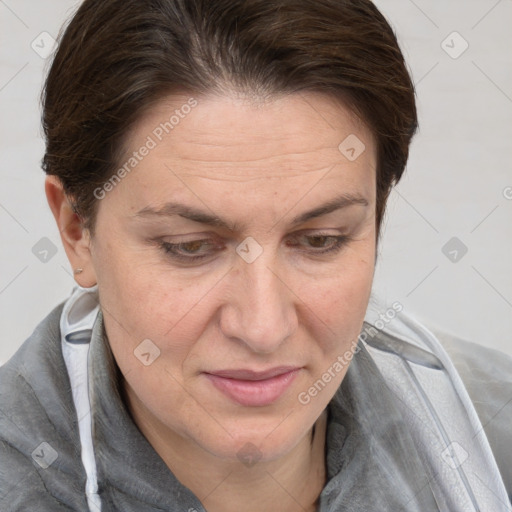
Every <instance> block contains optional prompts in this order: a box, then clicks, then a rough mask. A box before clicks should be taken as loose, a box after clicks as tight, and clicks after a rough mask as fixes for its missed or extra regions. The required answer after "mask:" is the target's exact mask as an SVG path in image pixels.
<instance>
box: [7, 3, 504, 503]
mask: <svg viewBox="0 0 512 512" xmlns="http://www.w3.org/2000/svg"><path fill="white" fill-rule="evenodd" d="M43 123H44V129H45V134H46V142H47V146H46V153H45V156H44V160H43V167H44V170H45V171H46V173H47V174H48V176H47V181H46V195H47V198H48V202H49V205H50V208H51V210H52V212H53V214H54V216H55V219H56V222H57V225H58V227H59V230H60V232H61V236H62V242H63V245H64V248H65V250H66V253H67V256H68V258H69V261H70V264H71V265H72V268H73V269H74V276H75V280H76V282H77V285H78V286H77V287H76V288H75V290H74V292H73V294H72V295H71V297H70V298H68V299H67V300H66V301H65V302H64V303H62V304H60V305H59V306H58V307H56V308H55V309H54V310H53V311H52V312H51V313H50V314H49V315H48V317H47V318H46V319H44V320H43V321H42V323H41V324H40V325H39V326H38V327H37V328H36V330H35V332H34V333H33V335H32V336H31V337H30V338H29V339H28V340H27V341H26V342H25V344H24V345H23V347H22V348H21V349H20V350H19V351H18V352H17V354H16V355H15V356H14V357H13V358H12V359H11V360H10V361H9V363H8V364H6V365H5V366H4V367H2V369H1V370H0V381H1V390H2V391H1V395H0V411H1V413H2V414H1V415H0V441H1V443H0V449H1V458H0V499H1V500H2V501H1V503H2V507H1V509H2V510H6V511H15V510H38V511H55V510H73V511H87V510H90V511H99V510H101V511H123V512H127V511H156V510H172V511H187V510H188V511H189V512H191V511H201V512H202V511H208V512H218V511H222V512H231V511H234V510H236V511H246V512H253V511H267V510H279V511H281V512H291V511H315V510H320V511H333V512H334V511H341V510H343V511H346V510H350V511H356V510H357V511H361V510H365V511H388V510H389V511H397V510H407V511H422V512H425V511H445V510H450V511H469V510H480V511H493V512H495V511H498V510H509V506H508V505H507V504H508V503H509V497H508V494H511V493H512V485H511V484H512V479H511V478H510V472H509V470H508V465H507V450H509V453H510V448H508V444H509V443H508V441H509V438H508V435H507V434H508V432H507V427H506V425H507V421H509V420H510V417H511V412H510V410H509V409H505V412H504V414H502V411H497V412H496V406H497V404H505V403H506V400H505V398H506V396H507V395H508V396H509V397H512V386H511V380H510V377H509V376H508V374H509V373H510V369H511V368H512V366H511V360H510V358H507V357H506V356H505V355H502V354H498V353H496V352H493V351H490V350H485V349H482V348H480V347H478V346H473V345H471V344H464V343H461V342H458V341H454V340H452V341H451V343H450V340H445V343H444V345H445V346H444V347H443V345H441V344H440V343H439V340H438V338H437V337H436V336H434V335H433V334H432V333H431V332H430V331H429V330H427V329H426V328H425V327H423V326H422V325H420V324H418V323H417V322H416V321H414V320H413V319H411V318H409V317H408V315H406V314H405V313H404V312H403V311H402V309H403V308H402V305H401V304H400V303H399V302H398V301H396V302H394V303H393V304H392V305H379V304H378V303H376V302H375V301H374V300H373V298H371V287H372V281H373V274H374V268H375V262H376V254H377V244H378V239H379V230H380V226H381V221H382V218H383V214H384V211H385V205H386V199H387V197H388V194H389V192H390V189H391V187H392V186H393V184H395V183H396V182H397V181H398V180H399V179H400V177H401V174H402V172H403V170H404V167H405V164H406V161H407V156H408V147H409V144H410V141H411V138H412V136H413V134H414V132H415V130H416V126H417V119H416V109H415V102H414V90H413V86H412V83H411V80H410V77H409V74H408V72H407V69H406V66H405V64H404V61H403V57H402V54H401V52H400V49H399V48H398V45H397V41H396V38H395V36H394V34H393V31H392V30H391V28H390V27H389V25H388V24H387V22H386V21H385V20H384V18H383V17H382V16H381V14H380V13H379V12H378V11H377V9H376V8H375V7H374V6H373V4H372V3H371V2H367V1H361V0H357V1H355V0H354V1H334V0H320V1H316V2H304V1H302V0H279V1H273V2H268V1H258V0H256V1H255V0H252V1H250V2H249V1H244V0H230V1H221V0H219V1H217V0H215V1H212V0H208V1H207V0H186V1H185V0H148V1H146V2H137V1H134V0H125V1H122V2H121V1H120V0H108V1H107V0H86V1H85V2H84V3H83V4H82V5H81V6H80V8H79V9H78V11H77V13H76V14H75V15H74V17H73V18H72V20H71V22H70V23H69V25H68V26H67V28H66V30H65V32H64V33H63V35H62V37H61V39H60V43H59V48H58V51H57V53H56V55H55V58H54V61H53V63H52V66H51V68H50V70H49V74H48V77H47V81H46V84H45V89H44V96H43ZM445 348H449V350H450V353H451V354H452V357H450V356H449V355H448V353H447V352H446V350H445ZM489 361H490V362H491V363H492V366H491V368H492V370H491V369H490V368H489ZM454 363H455V364H457V365H458V366H459V368H461V371H460V374H459V372H457V370H456V369H455V366H454ZM464 365H469V367H470V368H472V369H473V370H472V373H471V375H469V376H468V375H467V374H466V373H467V372H466V373H465V372H464V371H463V368H464ZM475 368H476V369H475ZM476 372H480V373H479V374H478V375H480V376H481V378H482V379H490V378H491V377H492V378H493V379H494V382H495V383H496V384H497V385H498V386H499V387H498V388H496V389H495V390H494V392H495V393H498V394H499V399H498V396H496V395H494V396H493V397H492V399H491V400H482V397H483V396H485V394H486V393H488V392H489V390H490V388H489V387H488V386H487V387H482V386H478V385H474V379H473V380H472V379H471V378H470V377H474V376H475V373H476ZM461 376H462V377H463V378H464V382H465V384H466V385H464V384H463V381H462V380H461ZM468 391H469V394H468ZM470 396H471V398H470ZM475 407H476V409H475ZM494 413H496V414H494ZM493 414H494V416H493V417H492V415H493ZM504 425H505V426H504ZM490 441H491V442H492V443H490Z"/></svg>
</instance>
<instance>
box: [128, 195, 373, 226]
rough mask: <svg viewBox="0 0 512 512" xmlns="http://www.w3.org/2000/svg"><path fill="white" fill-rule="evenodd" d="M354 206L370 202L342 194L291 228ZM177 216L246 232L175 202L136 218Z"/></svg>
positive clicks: (302, 216) (295, 221)
mask: <svg viewBox="0 0 512 512" xmlns="http://www.w3.org/2000/svg"><path fill="white" fill-rule="evenodd" d="M353 205H362V206H368V201H367V199H365V198H364V197H362V196H359V195H355V194H341V195H339V196H336V197H335V198H333V199H331V200H329V201H327V202H326V203H323V204H321V205H320V206H318V207H316V208H314V209H312V210H309V211H307V212H304V213H301V214H300V215H298V216H296V217H294V218H293V219H292V221H291V223H290V226H296V225H298V224H303V223H305V222H307V221H308V220H311V219H315V218H317V217H321V216H323V215H327V214H328V213H332V212H334V211H336V210H341V209H343V208H347V207H348V206H353ZM175 215H178V216H180V217H183V218H185V219H189V220H192V221H194V222H198V223H200V224H205V225H208V226H214V227H218V228H225V229H227V230H229V231H232V232H237V231H238V232H242V231H244V230H245V226H244V225H241V224H239V223H237V222H235V223H230V222H229V221H227V220H225V219H222V218H221V217H218V216H217V215H212V214H210V213H207V212H205V211H204V210H200V209H198V208H195V207H192V206H189V205H186V204H182V203H175V202H168V203H166V204H164V205H163V206H161V207H160V208H154V207H151V206H146V207H145V208H142V210H139V211H138V212H137V213H135V215H134V216H135V217H173V216H175Z"/></svg>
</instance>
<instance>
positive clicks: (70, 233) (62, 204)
mask: <svg viewBox="0 0 512 512" xmlns="http://www.w3.org/2000/svg"><path fill="white" fill-rule="evenodd" d="M45 192H46V198H47V200H48V205H49V206H50V209H51V211H52V213H53V216H54V218H55V222H56V223H57V227H58V229H59V233H60V237H61V240H62V245H63V246H64V250H65V251H66V254H67V257H68V260H69V263H70V264H71V268H72V269H77V268H80V269H82V271H81V272H73V274H74V278H75V280H76V281H77V283H78V284H79V285H80V286H82V287H84V288H88V287H90V286H94V285H95V284H96V274H95V272H94V268H93V265H92V259H91V252H90V233H89V230H87V229H85V228H84V227H83V224H82V220H81V219H80V217H79V216H78V215H77V214H76V213H75V211H74V210H73V207H72V206H71V203H70V201H69V198H68V197H67V195H66V193H65V192H64V188H63V186H62V182H61V181H60V179H59V178H58V177H57V176H51V175H50V176H47V177H46V180H45ZM78 276H79V277H78Z"/></svg>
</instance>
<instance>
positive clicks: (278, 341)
mask: <svg viewBox="0 0 512 512" xmlns="http://www.w3.org/2000/svg"><path fill="white" fill-rule="evenodd" d="M272 267H274V268H272ZM230 289H231V291H232V292H231V293H229V294H228V300H227V303H226V304H224V306H223V308H222V312H221V318H220V327H221V330H222V332H223V334H224V335H225V336H226V337H228V338H231V339H238V340H239V341H240V342H242V343H244V344H245V345H247V346H248V347H249V348H250V349H251V350H252V351H253V352H255V353H258V354H270V353H272V352H275V351H276V350H277V349H278V348H279V347H280V346H281V345H282V344H283V342H284V341H285V340H286V339H287V338H289V337H290V336H291V335H292V334H293V333H294V332H295V330H296V329H297V324H298V319H297V313H296V310H295V304H294V303H295V300H294V299H296V297H295V295H294V294H293V292H292V291H291V290H290V287H289V285H288V283H287V280H286V276H285V275H284V274H283V272H282V271H281V272H279V270H278V268H277V267H276V265H272V264H271V261H270V258H269V257H267V256H266V253H265V252H263V254H261V255H260V256H259V257H258V258H257V259H256V260H255V261H253V262H252V263H247V262H245V261H243V260H242V259H241V260H240V261H238V262H237V266H236V268H235V269H233V270H232V275H231V283H230Z"/></svg>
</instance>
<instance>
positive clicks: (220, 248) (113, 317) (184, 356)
mask: <svg viewBox="0 0 512 512" xmlns="http://www.w3.org/2000/svg"><path fill="white" fill-rule="evenodd" d="M187 105H188V106H187ZM171 116H174V117H171ZM166 123H167V124H166ZM363 144H364V146H363ZM340 145H341V146H340ZM127 148H128V151H127V153H126V156H125V160H124V161H123V162H121V163H120V165H119V168H121V167H122V166H123V165H124V164H126V166H125V168H124V169H125V172H122V171H121V172H118V173H117V176H116V177H115V178H113V179H112V180H111V182H110V185H109V184H107V185H106V186H105V187H103V188H102V189H101V190H97V195H98V197H102V199H99V208H98V216H97V221H96V231H95V236H94V239H93V240H92V244H91V258H92V266H93V268H94V272H95V276H96V279H97V282H98V285H99V293H100V301H101V306H102V310H103V314H104V321H105V328H106V332H107V335H108V339H109V342H110V345H111V348H112V351H113V354H114V357H115V359H116V361H117V363H118V365H119V367H120V369H121V372H122V373H123V375H124V377H125V379H126V383H125V386H126V390H127V393H128V396H129V397H130V402H131V403H132V404H136V407H137V409H138V415H139V416H140V417H144V418H146V420H147V421H148V423H151V424H152V425H153V428H157V429H159V430H160V431H163V432H165V431H167V432H168V433H169V435H170V437H169V438H172V436H177V437H176V439H180V438H182V439H183V440H184V442H189V443H190V442H191V443H193V444H194V445H195V446H199V447H200V448H202V449H204V450H206V451H208V452H209V453H211V454H214V455H217V456H220V457H228V458H234V457H236V456H237V454H238V455H239V457H240V455H241V454H244V453H246V452H247V451H248V450H249V451H250V450H256V449H257V450H258V457H263V458H264V459H266V460H272V459H275V458H277V457H279V456H281V455H284V454H285V453H287V452H289V451H290V450H291V449H292V448H293V447H294V446H296V445H297V444H298V443H299V441H301V439H303V438H304V436H306V435H307V434H308V431H309V430H310V429H311V427H312V425H313V424H314V422H315V421H316V419H317V418H318V417H319V415H320V414H321V412H322V411H323V410H324V409H325V407H326V406H327V404H328V402H329V401H330V399H331V398H332V396H333V394H334V392H335V391H336V389H337V387H338V386H339V384H340V383H341V381H342V379H343V377H344V375H345V372H346V370H347V363H348V361H349V359H350V358H347V357H346V354H345V353H346V352H347V351H351V352H352V351H353V350H354V349H355V344H356V342H357V337H358V334H359V332H360V329H361V327H362V322H363V318H364V315H365V311H366V307H367V304H368V300H369V295H370V289H371V284H372V279H373V273H374V263H375V238H376V232H375V200H376V197H375V196H376V183H375V178H376V172H375V168H376V149H375V142H374V139H373V137H372V135H371V134H370V132H369V131H368V130H367V128H365V126H364V125H363V124H362V123H361V122H359V121H358V120H357V119H356V118H354V116H353V115H351V114H350V113H349V111H348V110H347V109H346V108H344V107H343V106H342V105H341V104H340V103H339V102H335V101H334V100H333V99H332V98H330V97H327V96H324V95H321V94H318V93H307V94H306V93H304V94H293V95H289V96H283V97H279V98H277V99H275V100H274V101H272V102H267V103H261V104H259V105H255V104H253V103H250V102H249V101H247V100H242V99H239V98H238V99H236V98H234V97H227V96H226V97H220V96H208V97H196V98H193V99H191V98H189V97H187V96H172V97H168V98H167V99H166V100H165V101H161V102H160V103H159V104H158V105H156V106H155V107H154V108H153V109H152V110H150V111H148V112H147V114H146V115H145V116H144V117H143V118H142V119H141V120H140V121H139V122H138V124H137V125H136V126H135V127H134V129H133V131H132V132H131V135H130V137H129V140H128V141H127ZM143 148H145V149H143ZM130 158H131V160H130ZM180 244H181V245H180ZM265 372H266V373H265ZM276 374H277V375H276ZM319 380H320V381H321V383H320V384H319V383H318V381H319ZM315 383H316V388H315V389H316V392H315V389H313V390H311V389H310V388H312V386H313V387H314V385H315ZM185 440H186V441H185ZM255 447H256V448H255Z"/></svg>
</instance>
